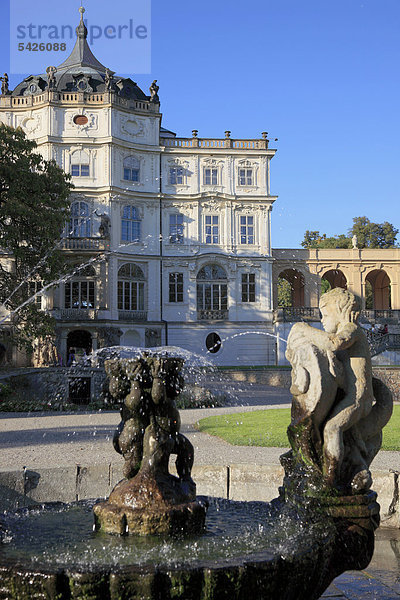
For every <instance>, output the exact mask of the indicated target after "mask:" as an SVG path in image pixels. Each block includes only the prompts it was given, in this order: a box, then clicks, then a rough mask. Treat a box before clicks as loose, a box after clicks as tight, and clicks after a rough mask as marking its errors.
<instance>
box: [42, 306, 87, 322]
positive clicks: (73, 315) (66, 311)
mask: <svg viewBox="0 0 400 600" xmlns="http://www.w3.org/2000/svg"><path fill="white" fill-rule="evenodd" d="M51 315H52V316H53V317H54V318H55V319H57V321H94V320H95V319H97V310H95V309H94V308H55V309H54V310H52V311H51Z"/></svg>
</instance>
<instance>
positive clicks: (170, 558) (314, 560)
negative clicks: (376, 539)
mask: <svg viewBox="0 0 400 600" xmlns="http://www.w3.org/2000/svg"><path fill="white" fill-rule="evenodd" d="M202 501H204V498H203V499H202ZM209 504H210V506H209V509H208V515H207V525H206V531H205V533H204V534H203V535H192V536H189V537H187V536H185V537H184V538H179V537H173V538H171V537H167V536H146V537H141V536H117V535H107V534H102V533H101V532H95V531H94V530H93V514H92V507H93V502H88V501H86V502H78V503H74V504H71V505H65V504H62V503H48V504H45V505H43V506H41V507H40V508H34V509H20V510H17V511H14V512H12V513H7V515H6V521H5V529H6V531H3V543H2V544H1V547H0V573H1V582H2V584H1V585H2V587H1V592H0V597H4V598H9V599H18V600H24V599H25V598H26V599H27V598H36V597H37V598H39V597H45V598H48V599H51V600H53V599H54V600H56V599H57V600H64V599H67V598H68V599H70V598H82V599H83V598H91V599H95V598H99V599H100V598H101V599H102V600H103V599H104V600H108V599H109V600H116V599H119V600H120V599H124V598H126V599H128V598H141V599H143V600H156V599H158V600H161V599H162V600H172V599H181V600H209V599H210V600H211V599H214V600H216V599H218V600H220V599H222V598H229V599H230V600H232V599H235V598H237V599H241V598H248V597H252V598H254V599H258V598H259V599H260V600H261V599H265V598H269V599H274V598H276V599H278V598H279V599H280V600H282V599H284V598H286V599H288V600H291V599H293V600H295V599H296V600H300V599H301V598H304V599H306V598H307V600H312V599H313V598H318V597H319V596H320V594H321V593H322V592H323V590H324V589H325V588H326V587H327V586H328V585H329V583H330V581H331V580H332V579H333V578H334V577H335V576H337V575H338V574H339V573H341V572H342V571H343V570H345V569H352V568H364V567H365V566H366V565H367V564H368V562H369V560H370V558H371V556H372V551H373V533H372V531H369V532H368V531H366V530H364V529H362V530H361V528H359V527H357V525H355V523H354V521H353V522H350V521H347V520H344V519H335V518H332V517H326V516H324V517H319V518H316V517H315V515H314V516H313V517H311V513H310V514H308V513H307V512H306V511H298V512H296V511H295V510H294V509H293V508H292V507H291V506H290V505H288V504H284V503H282V502H280V501H279V500H275V501H273V502H272V503H263V502H234V501H228V500H222V499H215V498H210V499H209Z"/></svg>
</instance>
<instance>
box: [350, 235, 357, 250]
mask: <svg viewBox="0 0 400 600" xmlns="http://www.w3.org/2000/svg"><path fill="white" fill-rule="evenodd" d="M351 243H352V246H353V249H354V250H356V249H357V248H358V245H357V244H358V240H357V236H356V235H353V237H352V238H351Z"/></svg>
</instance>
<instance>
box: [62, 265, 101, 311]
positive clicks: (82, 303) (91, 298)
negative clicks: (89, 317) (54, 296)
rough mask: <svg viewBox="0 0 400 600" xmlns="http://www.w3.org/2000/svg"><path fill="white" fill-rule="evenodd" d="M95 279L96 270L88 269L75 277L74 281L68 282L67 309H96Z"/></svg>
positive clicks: (65, 301)
mask: <svg viewBox="0 0 400 600" xmlns="http://www.w3.org/2000/svg"><path fill="white" fill-rule="evenodd" d="M95 277H96V273H95V270H94V268H93V267H87V268H86V269H84V270H82V271H81V272H80V273H79V275H77V276H76V277H74V279H72V281H67V283H66V284H65V288H64V290H65V291H64V306H65V308H74V309H79V308H81V309H82V308H83V309H89V308H94V303H95Z"/></svg>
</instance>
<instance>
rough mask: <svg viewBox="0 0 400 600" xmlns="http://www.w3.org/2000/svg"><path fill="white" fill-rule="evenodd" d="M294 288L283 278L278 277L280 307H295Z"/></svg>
mask: <svg viewBox="0 0 400 600" xmlns="http://www.w3.org/2000/svg"><path fill="white" fill-rule="evenodd" d="M292 295H293V291H292V286H291V285H290V283H289V282H288V281H287V279H284V278H283V277H278V306H279V307H287V306H292V305H293V299H292Z"/></svg>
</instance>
